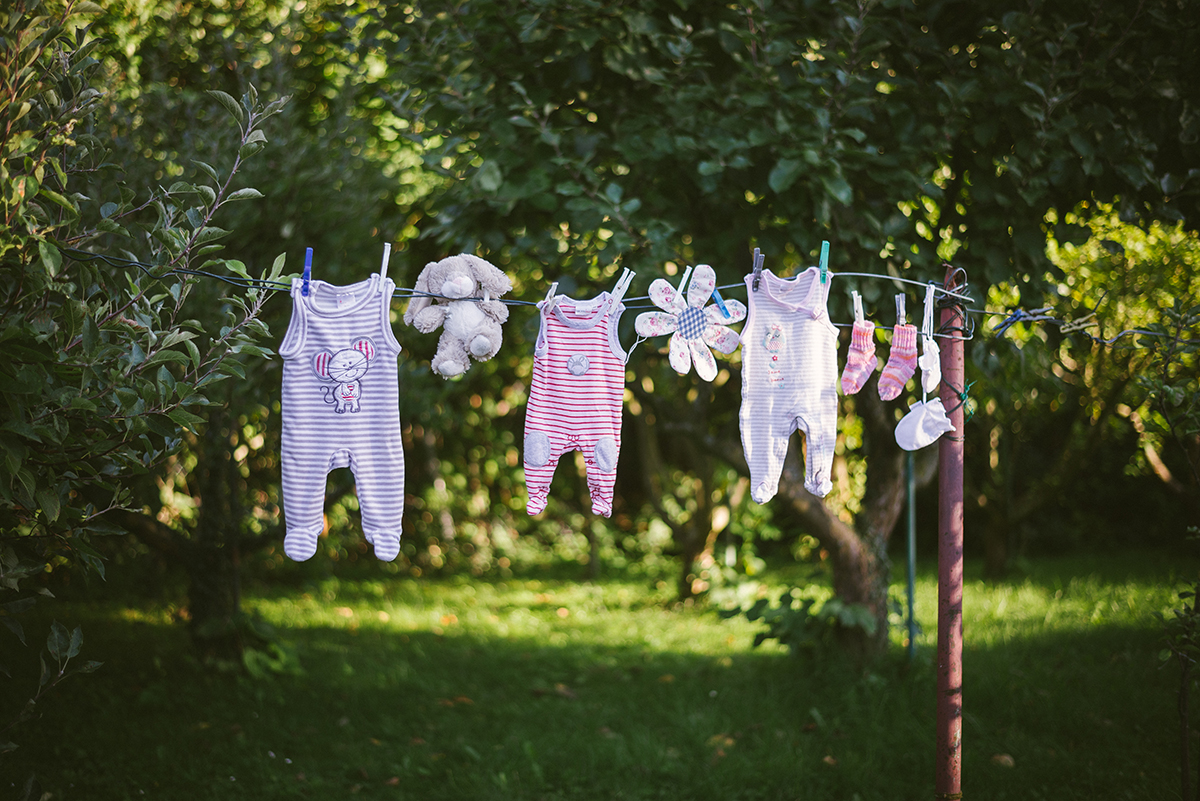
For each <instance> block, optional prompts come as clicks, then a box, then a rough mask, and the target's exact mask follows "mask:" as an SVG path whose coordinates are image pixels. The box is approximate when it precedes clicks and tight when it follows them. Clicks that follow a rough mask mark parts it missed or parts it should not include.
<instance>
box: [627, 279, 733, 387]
mask: <svg viewBox="0 0 1200 801" xmlns="http://www.w3.org/2000/svg"><path fill="white" fill-rule="evenodd" d="M687 276H688V273H685V274H684V280H683V281H680V282H679V290H676V289H675V287H673V286H671V285H670V284H669V283H667V281H665V280H664V279H662V278H656V279H655V280H654V282H653V283H652V284H650V300H652V301H653V302H654V305H656V306H658V307H659V308H660V309H663V311H653V312H643V313H641V314H639V315H638V316H637V320H636V321H635V324H634V329H635V330H636V331H637V333H638V335H639V336H643V337H656V336H662V335H664V334H671V344H670V345H669V346H668V351H667V352H668V357H669V359H670V362H671V367H672V368H673V369H674V370H675V372H677V373H679V374H680V375H687V373H688V372H689V371H690V370H691V369H692V364H693V363H694V364H695V365H696V374H697V375H698V376H700V377H701V378H702V379H704V380H705V381H712V380H713V379H714V378H716V377H717V362H716V360H715V359H713V355H712V351H710V350H709V346H712V347H713V348H715V349H716V350H718V351H719V352H721V353H724V354H729V353H733V352H734V350H736V349H737V346H738V343H739V342H740V341H741V339H740V338H739V337H738V334H737V332H736V331H732V330H730V329H728V328H726V327H725V326H727V325H729V324H731V323H736V322H740V321H741V320H743V319H745V317H746V306H745V305H744V304H743V303H742V302H741V301H737V300H721V301H720V305H719V306H718V305H711V306H705V305H704V304H706V303H707V302H708V299H709V298H711V297H713V294H714V292H715V291H716V288H717V274H716V272H715V271H714V270H713V268H712V267H710V266H708V265H707V264H701V265H700V266H698V267H697V268H696V272H695V274H694V275H692V283H691V284H690V285H688V288H687V301H686V302H685V301H684V298H683V291H682V290H683V286H684V284H685V283H686V281H687ZM718 297H719V296H718Z"/></svg>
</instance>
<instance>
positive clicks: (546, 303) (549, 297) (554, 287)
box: [542, 281, 558, 312]
mask: <svg viewBox="0 0 1200 801" xmlns="http://www.w3.org/2000/svg"><path fill="white" fill-rule="evenodd" d="M557 291H558V282H557V281H555V282H553V283H552V284H550V291H549V292H547V293H546V299H545V300H543V301H542V311H545V312H548V311H550V310H551V309H553V308H554V293H555V292H557Z"/></svg>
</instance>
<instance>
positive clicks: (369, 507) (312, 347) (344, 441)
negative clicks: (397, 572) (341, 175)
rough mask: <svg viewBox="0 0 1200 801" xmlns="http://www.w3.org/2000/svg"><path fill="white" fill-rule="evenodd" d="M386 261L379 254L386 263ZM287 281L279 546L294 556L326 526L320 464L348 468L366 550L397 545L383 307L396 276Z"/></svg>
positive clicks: (390, 371)
mask: <svg viewBox="0 0 1200 801" xmlns="http://www.w3.org/2000/svg"><path fill="white" fill-rule="evenodd" d="M385 269H386V262H385ZM301 286H302V282H301V279H299V278H296V279H293V281H292V301H293V305H292V319H291V322H290V323H289V324H288V330H287V334H285V335H284V338H283V344H282V345H281V346H280V348H279V355H280V356H281V357H283V397H282V414H281V416H282V418H283V444H282V450H283V454H282V467H283V511H284V519H285V521H286V523H287V534H286V536H285V537H284V541H283V551H284V553H286V554H287V555H288V556H289V557H291V558H292V559H295V560H297V561H302V560H305V559H308V558H309V557H311V556H312V555H313V554H314V553H316V551H317V538H318V537H319V536H320V535H321V533H322V531H323V530H324V527H325V520H324V506H325V484H326V480H327V478H328V475H329V471H331V470H333V469H334V468H335V467H349V468H350V469H351V470H352V471H353V472H354V481H355V485H356V488H357V493H358V505H359V509H360V510H361V511H362V528H363V534H364V535H365V536H366V538H367V542H370V543H371V544H373V545H374V546H375V555H376V556H377V557H379V558H380V559H383V560H386V561H389V562H390V561H391V560H393V559H395V558H396V556H397V554H399V553H400V518H401V516H402V515H403V513H404V448H403V445H402V442H401V437H400V393H399V388H398V386H397V378H396V358H397V357H398V356H399V355H400V343H399V342H397V341H396V337H395V335H394V334H393V333H392V326H391V315H390V307H391V300H392V290H393V289H395V286H396V285H395V284H394V283H393V282H392V281H391V280H390V279H388V278H387V277H385V275H384V274H383V271H382V270H381V271H380V273H376V274H373V275H372V276H371V277H370V278H368V279H367V280H365V281H360V282H358V283H357V284H351V285H349V286H334V285H333V284H329V283H326V282H325V281H310V282H309V294H308V295H307V296H305V295H304V294H303V292H301Z"/></svg>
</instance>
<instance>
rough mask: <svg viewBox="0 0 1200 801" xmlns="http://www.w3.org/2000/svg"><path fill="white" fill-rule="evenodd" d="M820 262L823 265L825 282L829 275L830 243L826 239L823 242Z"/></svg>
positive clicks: (822, 270)
mask: <svg viewBox="0 0 1200 801" xmlns="http://www.w3.org/2000/svg"><path fill="white" fill-rule="evenodd" d="M819 264H820V266H821V283H822V284H823V283H825V280H826V279H827V278H828V277H829V243H828V242H826V241H824V240H822V242H821V261H820V262H819Z"/></svg>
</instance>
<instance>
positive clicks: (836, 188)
mask: <svg viewBox="0 0 1200 801" xmlns="http://www.w3.org/2000/svg"><path fill="white" fill-rule="evenodd" d="M821 185H822V186H824V187H825V191H826V192H828V193H829V194H831V195H833V196H834V197H835V198H837V201H838V202H839V203H841V204H842V205H843V206H849V205H850V201H852V200H853V199H854V189H853V188H851V186H850V183H849V182H848V181H847V180H846V179H845V178H843V177H841V176H840V175H838V176H834V177H833V178H827V177H825V176H821Z"/></svg>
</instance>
